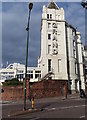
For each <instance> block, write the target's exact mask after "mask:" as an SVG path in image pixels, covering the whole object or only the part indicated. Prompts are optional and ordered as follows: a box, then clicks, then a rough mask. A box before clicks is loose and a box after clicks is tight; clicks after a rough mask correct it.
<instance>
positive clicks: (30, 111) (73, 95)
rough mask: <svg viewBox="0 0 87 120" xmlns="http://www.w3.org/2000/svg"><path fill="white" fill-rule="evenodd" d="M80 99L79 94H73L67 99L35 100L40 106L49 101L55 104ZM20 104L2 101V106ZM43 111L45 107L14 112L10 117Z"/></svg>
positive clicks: (62, 97) (0, 102) (61, 97)
mask: <svg viewBox="0 0 87 120" xmlns="http://www.w3.org/2000/svg"><path fill="white" fill-rule="evenodd" d="M79 98H80V96H79V94H72V95H68V96H67V98H66V97H64V96H60V97H50V98H41V99H35V103H39V104H40V103H48V101H49V102H54V101H57V100H66V99H79ZM27 102H29V101H27ZM27 102H26V103H27ZM19 103H23V101H0V104H2V105H6V104H19ZM43 110H44V107H43V109H42V107H40V108H36V109H26V110H18V111H16V112H14V113H13V114H10V115H8V117H13V116H18V115H24V114H27V113H32V112H38V111H43Z"/></svg>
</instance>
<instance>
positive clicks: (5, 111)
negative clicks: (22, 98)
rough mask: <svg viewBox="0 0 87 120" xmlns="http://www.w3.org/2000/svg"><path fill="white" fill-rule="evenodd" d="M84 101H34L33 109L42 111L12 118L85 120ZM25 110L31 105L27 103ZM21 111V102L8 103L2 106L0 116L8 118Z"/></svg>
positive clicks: (50, 99)
mask: <svg viewBox="0 0 87 120" xmlns="http://www.w3.org/2000/svg"><path fill="white" fill-rule="evenodd" d="M86 105H87V104H86V100H85V99H82V98H74V99H59V98H57V97H56V98H48V99H40V100H35V105H34V108H37V109H39V108H40V109H42V110H41V111H38V112H33V113H26V114H22V115H18V116H13V117H12V118H28V119H29V120H38V119H40V118H85V117H86ZM27 108H31V103H30V102H28V103H27ZM20 110H23V102H16V103H9V104H3V105H2V116H3V118H8V115H12V114H13V113H17V112H18V111H20Z"/></svg>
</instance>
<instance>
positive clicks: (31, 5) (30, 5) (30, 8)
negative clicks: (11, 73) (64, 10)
mask: <svg viewBox="0 0 87 120" xmlns="http://www.w3.org/2000/svg"><path fill="white" fill-rule="evenodd" d="M32 8H33V3H29V16H28V24H27V28H26V31H27V46H26V65H25V86H24V110H26V80H27V65H28V44H29V22H30V13H31V10H32Z"/></svg>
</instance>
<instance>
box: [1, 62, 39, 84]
mask: <svg viewBox="0 0 87 120" xmlns="http://www.w3.org/2000/svg"><path fill="white" fill-rule="evenodd" d="M27 72H28V77H29V78H30V82H37V81H39V79H40V77H41V71H40V68H38V67H28V71H27ZM24 77H25V65H23V64H20V63H13V64H10V65H9V66H8V67H7V68H3V69H1V70H0V82H1V83H2V82H4V81H5V80H10V79H12V78H17V79H18V80H19V81H23V79H24Z"/></svg>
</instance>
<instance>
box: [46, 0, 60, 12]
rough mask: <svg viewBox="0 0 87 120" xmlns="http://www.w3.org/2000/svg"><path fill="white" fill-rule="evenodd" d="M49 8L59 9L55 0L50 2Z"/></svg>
mask: <svg viewBox="0 0 87 120" xmlns="http://www.w3.org/2000/svg"><path fill="white" fill-rule="evenodd" d="M47 8H49V9H57V10H58V6H57V5H56V3H55V2H54V1H53V0H51V2H50V3H49V4H48V6H47Z"/></svg>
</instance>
